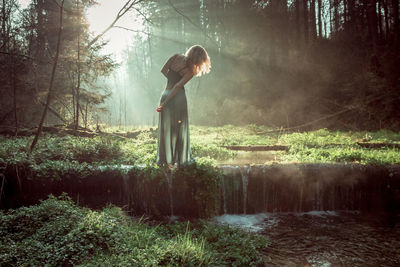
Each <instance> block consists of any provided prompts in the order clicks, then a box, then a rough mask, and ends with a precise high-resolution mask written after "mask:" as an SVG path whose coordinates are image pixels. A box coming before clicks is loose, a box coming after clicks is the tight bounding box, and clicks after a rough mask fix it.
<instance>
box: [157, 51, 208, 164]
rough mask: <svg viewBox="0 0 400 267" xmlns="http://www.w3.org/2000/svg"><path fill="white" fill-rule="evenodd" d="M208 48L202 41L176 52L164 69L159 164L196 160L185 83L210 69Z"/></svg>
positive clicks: (185, 162) (159, 122)
mask: <svg viewBox="0 0 400 267" xmlns="http://www.w3.org/2000/svg"><path fill="white" fill-rule="evenodd" d="M210 68H211V64H210V58H209V57H208V54H207V51H206V50H205V49H204V48H203V47H201V46H200V45H194V46H192V47H190V48H189V49H188V50H187V51H186V53H185V55H180V54H175V55H173V56H172V57H171V58H169V59H168V60H167V62H166V63H165V64H164V66H163V68H162V69H161V72H162V74H164V75H165V77H167V79H168V83H167V87H166V88H165V90H164V92H163V93H162V95H161V100H160V106H159V107H158V108H157V112H160V115H159V121H158V149H157V164H160V165H164V164H167V165H168V166H169V167H170V168H172V167H173V166H174V165H178V166H180V165H184V164H187V163H190V162H191V161H192V154H191V151H190V141H189V120H188V111H187V102H186V95H185V88H184V85H185V84H186V83H187V82H188V81H190V80H191V79H192V78H193V76H201V75H203V74H205V73H209V72H210Z"/></svg>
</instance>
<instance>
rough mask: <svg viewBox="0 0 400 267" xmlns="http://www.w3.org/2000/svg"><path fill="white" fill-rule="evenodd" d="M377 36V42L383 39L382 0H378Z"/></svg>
mask: <svg viewBox="0 0 400 267" xmlns="http://www.w3.org/2000/svg"><path fill="white" fill-rule="evenodd" d="M378 37H379V38H378V39H379V42H381V40H383V39H384V33H383V27H382V0H378Z"/></svg>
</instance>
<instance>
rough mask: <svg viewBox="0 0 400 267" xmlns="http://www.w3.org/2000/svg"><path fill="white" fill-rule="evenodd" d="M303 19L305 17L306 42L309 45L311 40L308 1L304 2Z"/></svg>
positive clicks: (304, 0)
mask: <svg viewBox="0 0 400 267" xmlns="http://www.w3.org/2000/svg"><path fill="white" fill-rule="evenodd" d="M303 17H304V42H305V43H306V44H308V39H309V30H308V24H309V22H308V0H303Z"/></svg>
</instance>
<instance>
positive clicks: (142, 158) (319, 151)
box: [0, 125, 400, 179]
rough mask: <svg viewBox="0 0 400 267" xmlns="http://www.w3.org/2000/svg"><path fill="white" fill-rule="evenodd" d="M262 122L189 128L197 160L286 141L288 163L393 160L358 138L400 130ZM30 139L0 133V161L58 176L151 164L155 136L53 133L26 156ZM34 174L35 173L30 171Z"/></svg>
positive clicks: (394, 139)
mask: <svg viewBox="0 0 400 267" xmlns="http://www.w3.org/2000/svg"><path fill="white" fill-rule="evenodd" d="M270 130H271V129H269V128H267V127H265V126H256V125H248V126H243V127H239V126H232V125H226V126H223V127H205V126H191V148H192V154H193V156H194V157H195V158H196V160H199V159H202V158H208V159H212V160H216V161H224V160H229V159H233V158H235V157H236V155H237V153H236V152H235V151H232V150H228V149H226V148H224V147H223V146H226V145H286V146H288V147H289V151H288V153H287V154H286V155H285V156H283V157H282V159H283V160H288V161H300V162H302V161H304V162H361V163H374V164H393V163H397V162H398V158H400V152H399V151H398V149H396V148H380V149H372V148H371V149H367V148H361V147H359V146H358V145H357V142H369V143H388V144H400V133H396V132H392V131H388V130H381V131H378V132H365V131H362V132H351V131H349V132H344V131H330V130H327V129H320V130H316V131H310V132H295V133H275V132H273V133H270V132H269V131H270ZM31 141H32V137H18V138H12V139H11V138H6V137H3V136H0V143H1V146H0V159H1V160H0V165H3V166H8V165H18V166H21V167H24V168H28V167H29V168H30V169H33V172H34V173H33V174H32V176H35V175H38V176H41V177H46V176H47V177H54V178H55V179H57V178H58V176H57V173H52V172H51V169H59V170H60V173H61V174H62V175H63V174H68V169H74V170H75V171H73V172H72V173H71V175H73V174H75V173H82V174H83V175H86V174H87V170H88V165H119V164H127V165H146V166H154V165H155V162H156V156H157V140H156V137H155V136H154V134H153V133H152V132H151V131H146V130H143V131H142V132H140V134H139V135H138V136H137V137H136V138H130V139H121V138H118V137H115V136H99V137H94V138H87V137H74V136H65V137H54V136H44V137H42V138H41V139H39V142H38V144H37V146H36V149H35V150H34V151H33V152H32V154H31V155H29V154H28V147H29V144H30V142H31ZM35 173H36V174H35Z"/></svg>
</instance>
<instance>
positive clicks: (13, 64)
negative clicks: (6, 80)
mask: <svg viewBox="0 0 400 267" xmlns="http://www.w3.org/2000/svg"><path fill="white" fill-rule="evenodd" d="M13 39H14V44H13V51H15V46H16V44H15V37H14V38H13ZM13 54H14V52H13ZM11 84H12V88H13V100H14V101H13V102H14V120H15V136H17V135H18V112H17V84H16V77H15V60H14V56H13V55H11Z"/></svg>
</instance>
